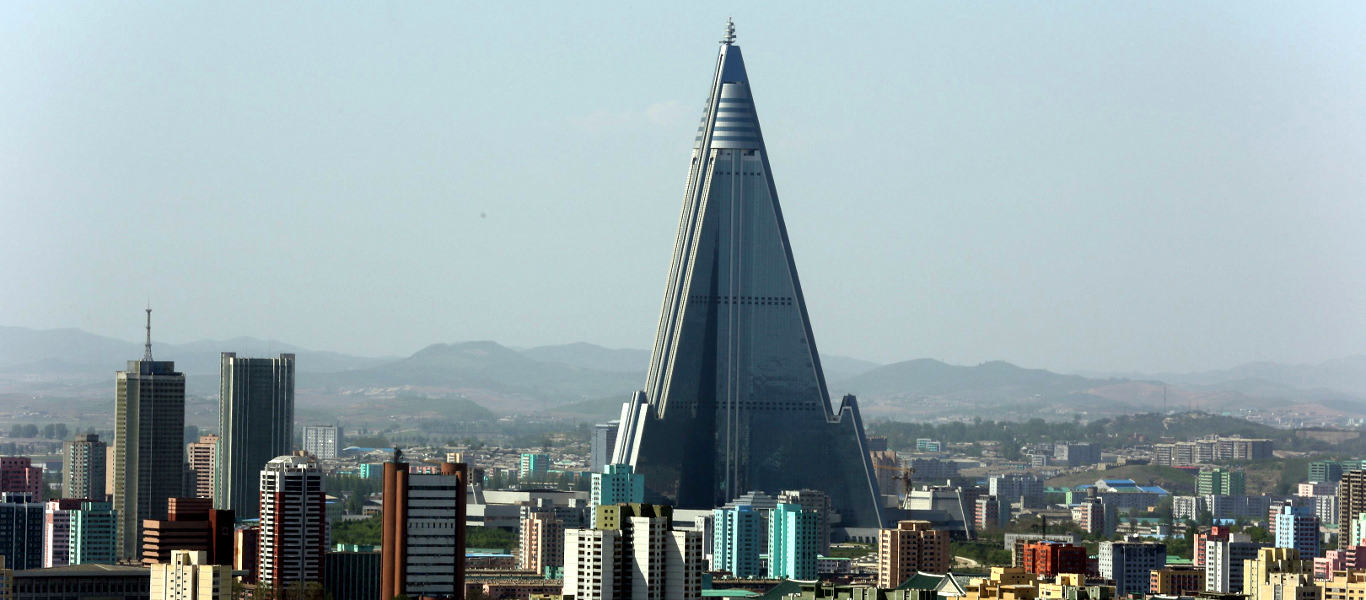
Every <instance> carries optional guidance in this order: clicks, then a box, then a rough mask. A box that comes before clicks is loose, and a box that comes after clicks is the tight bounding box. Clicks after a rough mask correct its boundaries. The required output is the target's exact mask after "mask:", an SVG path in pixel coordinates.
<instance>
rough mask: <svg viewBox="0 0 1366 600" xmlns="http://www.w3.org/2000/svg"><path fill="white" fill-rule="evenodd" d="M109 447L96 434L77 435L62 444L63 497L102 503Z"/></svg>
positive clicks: (104, 496) (104, 495)
mask: <svg viewBox="0 0 1366 600" xmlns="http://www.w3.org/2000/svg"><path fill="white" fill-rule="evenodd" d="M107 448H108V446H107V445H106V444H105V443H104V442H101V441H100V436H98V435H96V434H93V433H91V434H85V435H78V436H76V437H75V438H74V439H72V440H71V441H69V442H66V443H64V444H62V462H63V465H62V497H63V498H76V499H81V500H92V501H94V502H104V501H105V500H107V499H108V498H106V492H105V487H104V474H105V462H104V459H105V455H106V454H107V453H108V451H107Z"/></svg>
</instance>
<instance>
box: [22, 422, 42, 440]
mask: <svg viewBox="0 0 1366 600" xmlns="http://www.w3.org/2000/svg"><path fill="white" fill-rule="evenodd" d="M20 437H26V438H36V437H38V426H37V425H33V424H29V425H25V426H24V435H22V436H20Z"/></svg>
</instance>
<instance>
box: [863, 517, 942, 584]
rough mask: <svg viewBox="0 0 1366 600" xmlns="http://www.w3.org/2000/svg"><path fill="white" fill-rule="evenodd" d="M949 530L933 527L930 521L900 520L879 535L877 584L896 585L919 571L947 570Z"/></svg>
mask: <svg viewBox="0 0 1366 600" xmlns="http://www.w3.org/2000/svg"><path fill="white" fill-rule="evenodd" d="M951 560H952V557H951V556H949V532H947V531H939V530H936V529H932V528H931V527H930V523H929V521H901V522H899V523H897V526H896V528H895V529H882V530H880V531H879V532H878V536H877V564H878V571H877V586H878V587H880V588H894V587H897V586H899V585H901V583H902V582H904V581H906V580H907V579H910V578H911V576H912V575H915V574H916V573H917V572H920V571H924V572H926V573H947V572H948V571H949V564H950V561H951Z"/></svg>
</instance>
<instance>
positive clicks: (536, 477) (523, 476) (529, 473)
mask: <svg viewBox="0 0 1366 600" xmlns="http://www.w3.org/2000/svg"><path fill="white" fill-rule="evenodd" d="M548 475H550V455H549V454H536V453H534V452H526V453H523V454H522V458H521V461H520V462H519V463H518V465H517V479H518V481H545V478H546V477H547V476H548Z"/></svg>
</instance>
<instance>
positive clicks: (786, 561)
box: [768, 503, 820, 581]
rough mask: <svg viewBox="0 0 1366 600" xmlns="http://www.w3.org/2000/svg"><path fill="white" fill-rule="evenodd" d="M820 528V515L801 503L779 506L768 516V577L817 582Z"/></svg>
mask: <svg viewBox="0 0 1366 600" xmlns="http://www.w3.org/2000/svg"><path fill="white" fill-rule="evenodd" d="M818 531H819V525H818V524H817V523H816V513H815V512H812V511H809V510H802V505H800V504H785V503H783V504H779V505H778V506H777V507H775V508H774V509H773V511H772V512H770V513H769V517H768V556H769V558H768V576H769V577H774V578H781V579H800V580H803V581H810V580H813V579H816V554H817V553H818V552H820V543H819V540H817V537H818V536H817V532H818Z"/></svg>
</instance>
